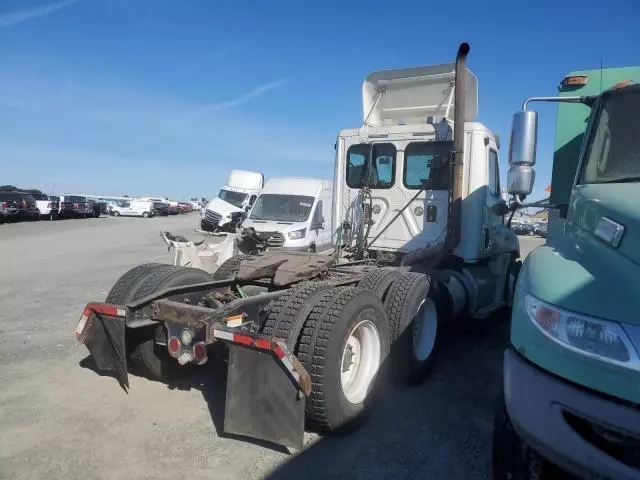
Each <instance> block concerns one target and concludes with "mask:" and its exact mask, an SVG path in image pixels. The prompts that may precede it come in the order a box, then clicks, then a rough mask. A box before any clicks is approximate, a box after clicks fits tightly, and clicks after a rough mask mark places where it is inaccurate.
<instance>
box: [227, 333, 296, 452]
mask: <svg viewBox="0 0 640 480" xmlns="http://www.w3.org/2000/svg"><path fill="white" fill-rule="evenodd" d="M304 404H305V397H304V395H302V394H299V390H298V387H297V385H295V384H294V382H293V381H292V380H291V377H290V375H289V373H288V372H287V371H286V370H285V369H284V368H283V367H282V365H281V364H280V363H279V362H278V361H277V360H276V358H275V357H274V356H273V355H272V354H270V353H269V352H264V351H258V350H254V349H251V348H247V347H244V346H238V345H229V369H228V374H227V396H226V401H225V411H224V432H225V433H229V434H234V435H242V436H246V437H251V438H257V439H260V440H264V441H267V442H271V443H275V444H278V445H284V446H286V447H291V448H294V449H297V450H302V447H303V442H304Z"/></svg>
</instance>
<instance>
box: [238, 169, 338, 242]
mask: <svg viewBox="0 0 640 480" xmlns="http://www.w3.org/2000/svg"><path fill="white" fill-rule="evenodd" d="M332 199H333V182H331V181H329V180H318V179H315V178H298V177H289V178H272V179H270V180H269V181H267V183H266V185H265V186H264V188H263V189H262V193H261V194H260V196H259V197H258V199H257V200H256V203H255V204H254V205H253V208H252V209H251V212H250V213H249V216H248V217H247V219H246V220H245V221H244V222H243V223H242V226H243V227H245V228H249V227H253V228H254V229H255V231H256V232H257V233H258V234H259V235H260V236H261V237H263V238H264V237H268V238H267V243H268V245H269V247H270V248H283V249H288V250H301V251H310V252H321V251H324V250H329V249H330V248H332V247H333V245H332V236H331V203H332Z"/></svg>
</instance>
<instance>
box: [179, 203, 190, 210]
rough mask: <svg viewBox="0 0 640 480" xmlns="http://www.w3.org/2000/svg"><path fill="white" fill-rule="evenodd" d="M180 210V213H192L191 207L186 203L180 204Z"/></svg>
mask: <svg viewBox="0 0 640 480" xmlns="http://www.w3.org/2000/svg"><path fill="white" fill-rule="evenodd" d="M178 208H179V209H180V213H189V212H190V211H191V206H190V205H189V204H188V203H184V202H178Z"/></svg>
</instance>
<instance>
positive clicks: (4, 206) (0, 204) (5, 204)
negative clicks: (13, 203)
mask: <svg viewBox="0 0 640 480" xmlns="http://www.w3.org/2000/svg"><path fill="white" fill-rule="evenodd" d="M0 206H1V207H2V208H9V203H8V202H0Z"/></svg>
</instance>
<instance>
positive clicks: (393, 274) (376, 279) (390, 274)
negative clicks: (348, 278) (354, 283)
mask: <svg viewBox="0 0 640 480" xmlns="http://www.w3.org/2000/svg"><path fill="white" fill-rule="evenodd" d="M400 275H401V272H400V271H398V270H396V269H394V268H376V269H374V270H371V271H370V272H368V273H367V274H366V275H365V276H364V277H363V278H362V280H360V282H358V287H360V288H362V289H363V290H370V291H372V292H373V293H374V294H375V295H376V297H378V298H379V299H380V300H382V301H384V299H385V298H386V296H387V292H388V291H389V288H390V287H391V284H393V282H395V281H396V280H397V279H398V277H400Z"/></svg>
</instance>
